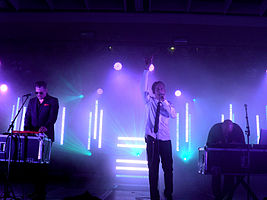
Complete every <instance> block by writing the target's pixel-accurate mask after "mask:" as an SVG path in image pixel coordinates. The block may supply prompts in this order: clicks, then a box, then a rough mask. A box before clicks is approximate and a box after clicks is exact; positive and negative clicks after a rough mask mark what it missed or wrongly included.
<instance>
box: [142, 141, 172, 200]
mask: <svg viewBox="0 0 267 200" xmlns="http://www.w3.org/2000/svg"><path fill="white" fill-rule="evenodd" d="M146 143H147V148H146V150H147V161H148V169H149V185H150V197H151V200H159V199H160V195H159V190H158V179H159V161H160V159H161V164H162V168H163V172H164V183H165V190H164V195H165V197H166V198H167V200H172V193H173V167H172V165H173V160H172V145H171V141H170V140H168V141H161V140H155V139H154V138H153V137H151V136H147V137H146Z"/></svg>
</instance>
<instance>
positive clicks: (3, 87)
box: [0, 84, 8, 93]
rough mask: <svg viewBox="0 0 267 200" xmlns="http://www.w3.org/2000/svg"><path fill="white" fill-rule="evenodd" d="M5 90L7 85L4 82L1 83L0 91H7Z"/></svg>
mask: <svg viewBox="0 0 267 200" xmlns="http://www.w3.org/2000/svg"><path fill="white" fill-rule="evenodd" d="M7 90H8V87H7V85H6V84H2V85H1V86H0V91H1V92H3V93H5V92H7Z"/></svg>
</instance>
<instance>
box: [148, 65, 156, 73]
mask: <svg viewBox="0 0 267 200" xmlns="http://www.w3.org/2000/svg"><path fill="white" fill-rule="evenodd" d="M148 69H149V71H150V72H152V71H154V69H155V66H154V65H153V64H150V65H149V68H148Z"/></svg>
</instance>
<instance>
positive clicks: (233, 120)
mask: <svg viewBox="0 0 267 200" xmlns="http://www.w3.org/2000/svg"><path fill="white" fill-rule="evenodd" d="M232 116H233V118H232V122H235V114H234V113H233V114H232Z"/></svg>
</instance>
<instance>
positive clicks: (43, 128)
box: [38, 126, 47, 133]
mask: <svg viewBox="0 0 267 200" xmlns="http://www.w3.org/2000/svg"><path fill="white" fill-rule="evenodd" d="M46 131H47V128H46V127H44V126H41V127H40V128H39V131H38V132H40V133H45V132H46Z"/></svg>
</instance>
